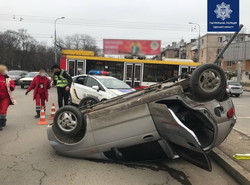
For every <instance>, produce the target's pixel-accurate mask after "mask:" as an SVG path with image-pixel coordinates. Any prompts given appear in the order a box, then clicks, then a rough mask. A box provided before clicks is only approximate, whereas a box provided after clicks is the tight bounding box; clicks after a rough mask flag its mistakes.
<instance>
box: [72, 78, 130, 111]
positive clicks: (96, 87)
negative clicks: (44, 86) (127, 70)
mask: <svg viewBox="0 0 250 185" xmlns="http://www.w3.org/2000/svg"><path fill="white" fill-rule="evenodd" d="M133 91H135V90H134V89H132V88H131V87H130V86H129V85H127V84H126V83H124V82H123V81H121V80H118V79H117V78H114V77H111V76H102V75H79V76H75V77H73V83H72V86H71V90H70V100H71V103H73V104H77V105H79V106H80V107H81V106H89V105H92V104H95V103H98V102H100V101H104V100H107V99H110V98H113V97H116V96H119V95H123V94H126V93H130V92H133Z"/></svg>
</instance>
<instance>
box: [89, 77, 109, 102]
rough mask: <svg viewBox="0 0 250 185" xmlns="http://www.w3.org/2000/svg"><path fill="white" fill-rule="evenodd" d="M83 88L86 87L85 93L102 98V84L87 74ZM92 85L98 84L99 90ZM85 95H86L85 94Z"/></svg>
mask: <svg viewBox="0 0 250 185" xmlns="http://www.w3.org/2000/svg"><path fill="white" fill-rule="evenodd" d="M85 85H86V86H85V88H86V93H87V95H91V96H95V97H97V98H98V99H99V100H102V99H103V98H104V96H103V92H104V91H105V90H104V88H103V87H102V85H101V84H100V83H99V82H98V81H97V80H96V79H95V78H93V77H91V76H88V77H87V78H86V84H85ZM93 86H98V87H99V90H95V89H93V88H92V87H93ZM87 95H86V96H87Z"/></svg>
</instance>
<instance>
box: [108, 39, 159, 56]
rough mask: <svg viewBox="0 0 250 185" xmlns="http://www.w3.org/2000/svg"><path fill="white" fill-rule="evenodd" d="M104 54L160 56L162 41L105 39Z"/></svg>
mask: <svg viewBox="0 0 250 185" xmlns="http://www.w3.org/2000/svg"><path fill="white" fill-rule="evenodd" d="M103 53H104V54H110V55H158V54H160V53H161V41H160V40H124V39H103Z"/></svg>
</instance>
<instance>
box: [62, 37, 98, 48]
mask: <svg viewBox="0 0 250 185" xmlns="http://www.w3.org/2000/svg"><path fill="white" fill-rule="evenodd" d="M57 45H58V46H59V47H60V48H63V49H75V50H88V51H94V52H98V47H97V45H96V41H95V39H94V38H92V37H91V36H89V35H86V34H74V35H72V36H66V37H65V38H64V39H62V38H59V39H58V41H57Z"/></svg>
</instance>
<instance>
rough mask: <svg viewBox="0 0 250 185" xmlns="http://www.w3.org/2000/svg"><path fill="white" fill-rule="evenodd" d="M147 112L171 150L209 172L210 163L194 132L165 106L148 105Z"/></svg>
mask: <svg viewBox="0 0 250 185" xmlns="http://www.w3.org/2000/svg"><path fill="white" fill-rule="evenodd" d="M149 110H150V113H151V115H152V118H153V120H154V123H155V126H156V128H157V130H158V132H159V134H160V136H161V137H162V138H163V139H164V140H166V141H167V142H168V143H170V145H171V147H172V148H173V150H174V151H175V152H176V153H177V154H178V155H179V156H180V157H181V158H183V159H185V160H187V161H188V162H190V163H192V164H194V165H196V166H199V167H200V168H203V169H205V170H207V171H211V169H212V167H211V162H210V160H209V158H208V156H207V154H206V153H205V152H204V151H203V149H202V148H201V145H200V142H199V140H198V138H197V137H196V135H195V134H194V132H193V131H192V130H190V129H189V128H187V127H186V126H185V125H184V124H183V123H182V122H181V121H180V120H179V119H178V117H177V116H176V115H175V114H174V112H173V111H172V110H171V109H168V107H167V106H166V105H165V104H160V103H155V102H152V103H149Z"/></svg>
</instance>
